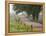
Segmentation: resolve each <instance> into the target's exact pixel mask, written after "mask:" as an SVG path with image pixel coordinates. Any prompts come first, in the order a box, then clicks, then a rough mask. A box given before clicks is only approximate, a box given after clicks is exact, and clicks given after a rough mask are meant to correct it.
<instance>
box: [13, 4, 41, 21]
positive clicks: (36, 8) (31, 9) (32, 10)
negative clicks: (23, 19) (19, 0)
mask: <svg viewBox="0 0 46 36" xmlns="http://www.w3.org/2000/svg"><path fill="white" fill-rule="evenodd" d="M13 9H14V11H16V10H18V11H17V12H16V13H19V12H20V11H26V12H27V15H28V16H30V14H32V16H33V20H35V17H36V19H38V15H39V12H40V11H41V6H40V5H29V4H26V5H24V4H14V5H13Z"/></svg>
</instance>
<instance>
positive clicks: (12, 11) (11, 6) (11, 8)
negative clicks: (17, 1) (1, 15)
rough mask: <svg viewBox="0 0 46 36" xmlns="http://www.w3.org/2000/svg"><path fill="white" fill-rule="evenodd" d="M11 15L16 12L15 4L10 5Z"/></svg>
mask: <svg viewBox="0 0 46 36" xmlns="http://www.w3.org/2000/svg"><path fill="white" fill-rule="evenodd" d="M10 14H15V11H14V10H13V4H10Z"/></svg>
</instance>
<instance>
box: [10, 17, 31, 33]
mask: <svg viewBox="0 0 46 36" xmlns="http://www.w3.org/2000/svg"><path fill="white" fill-rule="evenodd" d="M10 32H31V25H26V24H20V23H19V24H18V22H16V23H15V20H14V18H13V17H11V18H10Z"/></svg>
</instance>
